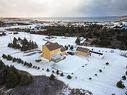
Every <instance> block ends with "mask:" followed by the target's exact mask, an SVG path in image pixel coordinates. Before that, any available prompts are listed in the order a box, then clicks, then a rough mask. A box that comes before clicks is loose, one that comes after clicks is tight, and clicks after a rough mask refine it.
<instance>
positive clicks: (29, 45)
mask: <svg viewBox="0 0 127 95" xmlns="http://www.w3.org/2000/svg"><path fill="white" fill-rule="evenodd" d="M8 47H11V48H14V49H20V50H21V51H27V50H31V49H36V48H38V45H37V44H36V42H33V41H31V40H30V41H28V40H27V39H26V38H24V39H21V38H20V37H19V38H18V39H17V38H15V37H14V38H13V42H12V43H9V44H8Z"/></svg>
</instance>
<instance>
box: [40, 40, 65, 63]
mask: <svg viewBox="0 0 127 95" xmlns="http://www.w3.org/2000/svg"><path fill="white" fill-rule="evenodd" d="M64 54H66V49H65V48H64V47H63V46H62V45H59V44H58V43H51V42H47V43H46V44H45V45H44V46H43V47H42V57H44V58H46V59H48V60H49V61H51V60H52V59H55V58H54V57H55V56H57V57H56V58H57V59H58V55H59V56H60V55H61V56H62V55H64ZM59 58H60V57H59Z"/></svg>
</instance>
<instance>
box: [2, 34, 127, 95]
mask: <svg viewBox="0 0 127 95" xmlns="http://www.w3.org/2000/svg"><path fill="white" fill-rule="evenodd" d="M14 37H16V38H18V37H21V38H24V37H25V38H27V39H28V40H30V39H31V40H33V41H35V42H36V43H37V44H38V46H39V48H38V50H41V48H42V45H44V44H45V43H46V41H45V40H49V39H46V38H45V37H46V36H42V35H34V34H28V33H23V32H20V33H19V34H16V35H14V34H9V32H8V34H7V35H6V36H2V37H0V58H1V59H2V55H3V54H10V55H11V56H14V57H16V58H21V59H23V60H24V61H26V62H31V63H32V64H33V65H35V66H38V67H40V69H39V70H37V69H33V68H27V67H24V66H23V65H21V64H17V63H12V62H11V61H6V60H4V59H2V60H3V61H4V63H5V64H6V65H14V66H15V67H16V68H17V69H19V70H24V71H27V72H29V73H31V74H32V75H34V76H37V75H46V76H50V75H51V73H52V72H51V71H52V70H53V68H55V69H58V70H60V71H61V72H63V73H64V74H65V76H64V77H61V76H59V75H57V76H56V77H57V79H59V80H62V81H63V82H65V84H68V85H69V86H70V87H72V88H83V89H85V90H89V91H91V92H92V93H93V94H94V95H112V93H115V94H116V95H124V93H125V91H126V88H125V89H119V88H117V87H116V82H117V81H119V80H121V77H122V76H123V75H125V71H126V70H127V69H126V66H127V58H125V57H123V56H120V53H121V51H120V50H117V49H116V50H114V53H111V51H112V49H107V48H96V47H87V48H89V49H93V50H94V51H99V52H101V53H103V56H99V55H96V54H92V55H91V56H90V57H80V56H77V55H73V56H72V55H67V56H66V59H64V60H62V61H60V62H58V63H54V62H48V61H45V60H43V58H41V53H38V52H36V51H33V52H34V54H33V55H30V56H27V54H28V53H24V52H21V51H20V50H16V49H11V48H8V47H7V46H8V43H10V42H12V40H13V38H14ZM75 40H76V37H56V38H54V39H51V40H49V41H52V42H58V43H59V44H61V45H68V44H70V45H75ZM123 52H126V51H123ZM37 59H42V61H41V62H39V63H37V62H36V61H35V60H37ZM106 62H109V65H108V66H106ZM47 68H48V69H50V72H46V69H47ZM42 69H44V70H42ZM99 69H101V70H102V72H101V73H100V72H99ZM67 74H70V75H71V76H72V79H71V80H69V79H67V78H66V76H67ZM95 74H97V76H95ZM89 78H92V80H89ZM124 84H125V85H126V86H127V82H126V81H124Z"/></svg>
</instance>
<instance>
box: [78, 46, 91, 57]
mask: <svg viewBox="0 0 127 95" xmlns="http://www.w3.org/2000/svg"><path fill="white" fill-rule="evenodd" d="M76 54H77V55H79V56H90V55H91V53H90V50H89V49H88V48H82V47H78V48H77V49H76Z"/></svg>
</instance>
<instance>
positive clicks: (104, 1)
mask: <svg viewBox="0 0 127 95" xmlns="http://www.w3.org/2000/svg"><path fill="white" fill-rule="evenodd" d="M122 15H127V0H0V16H1V17H61V16H62V17H94V16H122Z"/></svg>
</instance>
